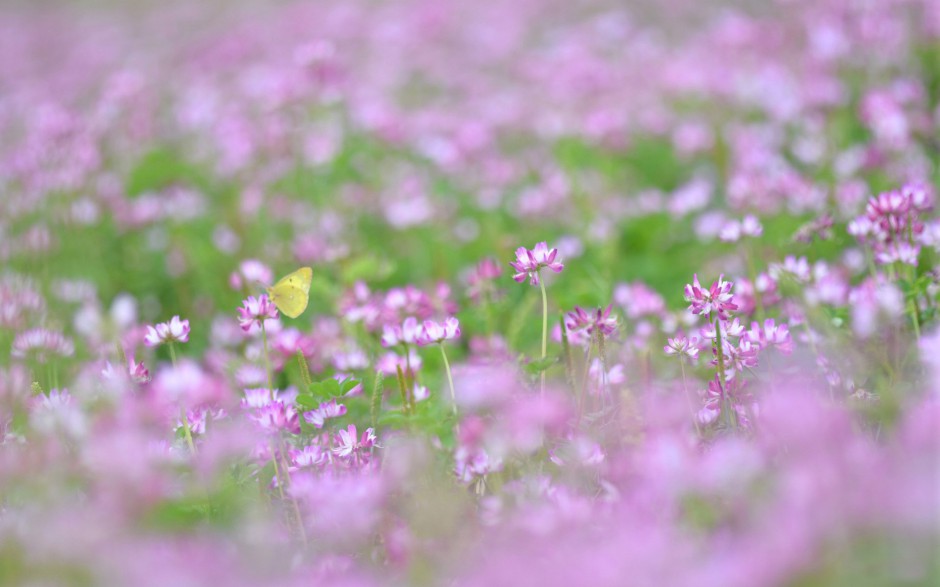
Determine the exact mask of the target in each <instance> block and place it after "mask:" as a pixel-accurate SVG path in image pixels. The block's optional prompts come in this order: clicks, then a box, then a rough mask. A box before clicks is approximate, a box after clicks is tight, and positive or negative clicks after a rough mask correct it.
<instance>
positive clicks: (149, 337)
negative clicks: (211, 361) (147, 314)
mask: <svg viewBox="0 0 940 587" xmlns="http://www.w3.org/2000/svg"><path fill="white" fill-rule="evenodd" d="M188 341H189V320H180V317H179V316H173V318H171V319H170V321H169V322H161V323H159V324H157V325H156V327H154V326H147V334H146V335H144V344H146V345H147V346H151V347H153V346H159V345H161V344H164V343H171V342H188Z"/></svg>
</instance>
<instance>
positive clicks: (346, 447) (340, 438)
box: [333, 424, 377, 458]
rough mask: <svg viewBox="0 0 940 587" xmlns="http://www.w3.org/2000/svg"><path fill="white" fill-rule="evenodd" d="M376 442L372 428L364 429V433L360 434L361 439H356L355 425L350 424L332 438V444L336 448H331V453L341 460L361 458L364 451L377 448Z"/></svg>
mask: <svg viewBox="0 0 940 587" xmlns="http://www.w3.org/2000/svg"><path fill="white" fill-rule="evenodd" d="M376 440H377V439H376V436H375V431H374V430H373V429H372V428H366V431H365V432H363V433H362V437H358V436H357V430H356V425H355V424H350V425H349V426H347V427H346V429H345V430H340V431H339V433H338V434H337V435H336V436H335V437H334V439H333V443H334V444H335V445H336V446H335V447H334V448H333V453H334V454H335V455H336V456H338V457H342V458H347V457H350V456H355V457H362V456H363V453H364V451H367V450H369V449H370V448H372V447H373V446H377V444H376Z"/></svg>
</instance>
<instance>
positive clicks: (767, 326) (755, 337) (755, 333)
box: [744, 318, 793, 354]
mask: <svg viewBox="0 0 940 587" xmlns="http://www.w3.org/2000/svg"><path fill="white" fill-rule="evenodd" d="M744 337H745V338H747V340H749V341H750V342H752V343H754V344H756V345H758V346H759V347H760V349H761V350H763V349H765V348H768V347H771V346H774V347H777V348H778V349H779V350H780V352H782V353H785V354H790V353H791V352H793V340H792V339H791V338H790V329H789V327H787V325H786V324H780V325H777V324H776V323H775V322H774V320H773V319H772V318H768V319H767V320H764V325H763V327H761V325H759V324H758V323H757V322H751V329H750V330H748V331H747V332H746V333H744Z"/></svg>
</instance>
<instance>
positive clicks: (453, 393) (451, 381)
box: [439, 344, 457, 417]
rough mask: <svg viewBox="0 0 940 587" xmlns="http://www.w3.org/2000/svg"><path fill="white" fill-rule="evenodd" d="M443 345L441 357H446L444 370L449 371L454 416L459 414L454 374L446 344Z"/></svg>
mask: <svg viewBox="0 0 940 587" xmlns="http://www.w3.org/2000/svg"><path fill="white" fill-rule="evenodd" d="M439 346H440V347H441V357H442V358H443V359H444V370H445V371H447V384H448V385H449V386H450V401H451V406H452V407H453V409H454V416H455V417H456V416H457V394H456V393H455V392H454V376H453V375H451V372H450V361H448V360H447V352H446V351H445V350H444V345H443V344H441V345H439Z"/></svg>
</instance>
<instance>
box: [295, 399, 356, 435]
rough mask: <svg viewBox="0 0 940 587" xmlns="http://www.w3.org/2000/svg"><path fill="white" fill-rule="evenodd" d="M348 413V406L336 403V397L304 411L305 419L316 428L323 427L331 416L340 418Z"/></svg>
mask: <svg viewBox="0 0 940 587" xmlns="http://www.w3.org/2000/svg"><path fill="white" fill-rule="evenodd" d="M345 414H346V406H344V405H343V404H338V403H336V400H335V399H331V400H330V401H328V402H323V403H322V404H320V405H319V406H318V407H317V409H315V410H311V411H309V412H304V420H306V421H307V423H308V424H313V426H314V427H316V428H323V424H324V422H326V420H327V419H329V418H338V417H340V416H344V415H345Z"/></svg>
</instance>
